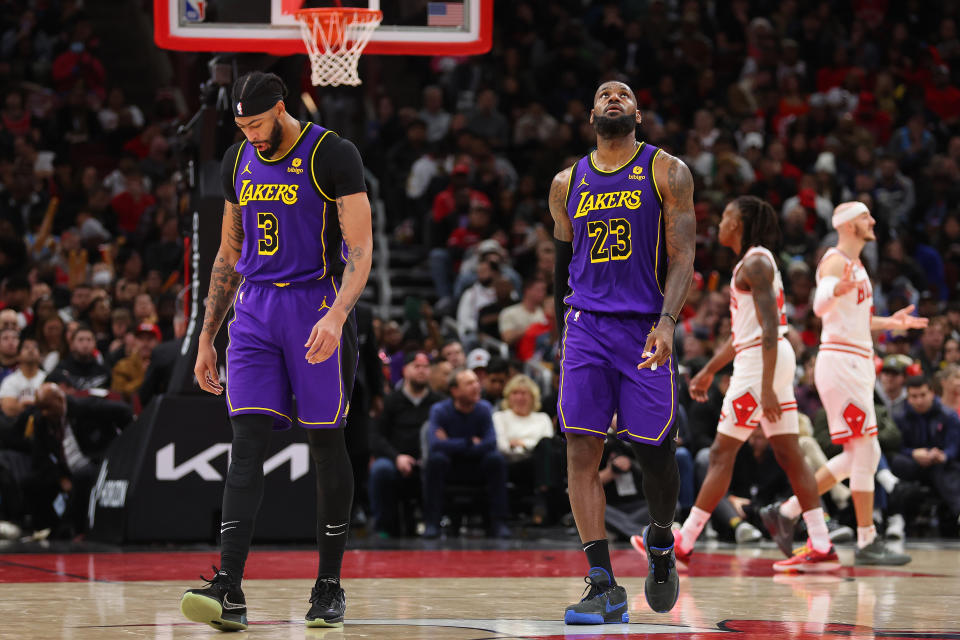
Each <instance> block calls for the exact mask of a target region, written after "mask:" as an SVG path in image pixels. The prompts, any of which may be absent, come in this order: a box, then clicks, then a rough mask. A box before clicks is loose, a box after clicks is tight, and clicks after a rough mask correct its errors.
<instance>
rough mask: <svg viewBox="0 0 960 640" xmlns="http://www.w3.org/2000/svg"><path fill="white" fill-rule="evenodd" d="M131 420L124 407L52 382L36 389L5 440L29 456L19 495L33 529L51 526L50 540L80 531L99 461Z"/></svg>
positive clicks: (82, 527)
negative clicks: (81, 395)
mask: <svg viewBox="0 0 960 640" xmlns="http://www.w3.org/2000/svg"><path fill="white" fill-rule="evenodd" d="M132 420H133V414H132V413H131V411H130V408H129V407H127V406H126V405H124V404H121V403H117V402H112V401H110V400H106V399H103V398H93V397H90V398H75V397H72V396H67V395H66V394H64V392H63V391H62V390H61V389H60V387H58V386H57V385H56V384H52V383H44V384H42V385H40V389H39V390H38V391H37V397H36V403H35V405H34V406H33V407H31V408H30V409H28V410H27V411H25V412H23V413H22V414H21V415H20V418H19V419H18V420H17V422H16V424H15V426H14V428H13V430H12V431H13V436H12V437H10V438H8V444H10V445H11V448H14V449H17V450H21V451H24V452H26V453H30V454H31V457H32V462H31V470H30V475H29V477H28V479H27V480H26V482H25V485H26V486H25V487H24V495H25V497H26V502H27V505H28V507H29V509H30V510H31V512H32V516H33V524H34V527H35V528H37V529H42V528H53V529H54V535H55V537H72V536H73V535H74V534H75V533H79V532H82V531H83V530H84V528H85V527H86V520H87V519H86V514H87V502H88V500H89V496H90V489H91V488H92V487H93V483H94V480H95V479H96V475H97V472H98V471H99V463H100V462H101V461H102V459H103V455H104V454H105V453H106V450H107V447H108V446H109V444H110V442H112V441H113V439H114V438H115V437H116V435H117V434H118V433H119V432H120V431H121V430H122V429H124V428H126V426H127V425H129V424H130V422H131V421H132ZM58 505H59V508H58Z"/></svg>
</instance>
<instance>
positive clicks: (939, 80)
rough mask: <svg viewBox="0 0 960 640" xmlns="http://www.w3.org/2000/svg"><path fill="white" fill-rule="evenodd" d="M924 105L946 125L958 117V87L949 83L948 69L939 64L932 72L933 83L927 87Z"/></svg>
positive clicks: (959, 114) (959, 95) (959, 115)
mask: <svg viewBox="0 0 960 640" xmlns="http://www.w3.org/2000/svg"><path fill="white" fill-rule="evenodd" d="M926 105H927V108H928V109H930V111H933V112H934V113H935V114H937V115H938V116H940V118H941V119H942V120H943V121H944V123H945V124H947V125H953V124H956V122H957V119H958V118H960V89H957V88H956V87H954V86H952V85H951V84H950V70H949V69H947V68H946V67H944V66H939V67H937V68H936V69H934V72H933V84H932V86H928V87H927V91H926Z"/></svg>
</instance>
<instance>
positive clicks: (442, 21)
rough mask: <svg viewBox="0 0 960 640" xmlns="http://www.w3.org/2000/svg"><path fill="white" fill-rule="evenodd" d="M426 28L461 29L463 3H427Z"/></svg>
mask: <svg viewBox="0 0 960 640" xmlns="http://www.w3.org/2000/svg"><path fill="white" fill-rule="evenodd" d="M427 26H428V27H462V26H463V3H462V2H428V3H427Z"/></svg>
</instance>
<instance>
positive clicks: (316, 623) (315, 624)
mask: <svg viewBox="0 0 960 640" xmlns="http://www.w3.org/2000/svg"><path fill="white" fill-rule="evenodd" d="M342 626H343V618H340V619H339V620H336V621H334V622H327V621H326V620H324V619H323V618H317V619H316V620H307V628H308V629H318V628H321V629H331V628H339V627H342Z"/></svg>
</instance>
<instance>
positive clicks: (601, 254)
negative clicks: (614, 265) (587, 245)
mask: <svg viewBox="0 0 960 640" xmlns="http://www.w3.org/2000/svg"><path fill="white" fill-rule="evenodd" d="M587 234H588V235H589V236H590V237H591V238H593V247H592V248H591V249H590V262H607V261H609V260H626V259H627V258H629V257H630V254H631V253H633V245H632V244H631V240H630V222H629V221H627V220H625V219H623V218H610V219H609V220H591V221H590V222H588V223H587ZM607 236H613V237H614V240H615V242H616V244H611V245H610V246H609V247H608V246H607Z"/></svg>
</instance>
